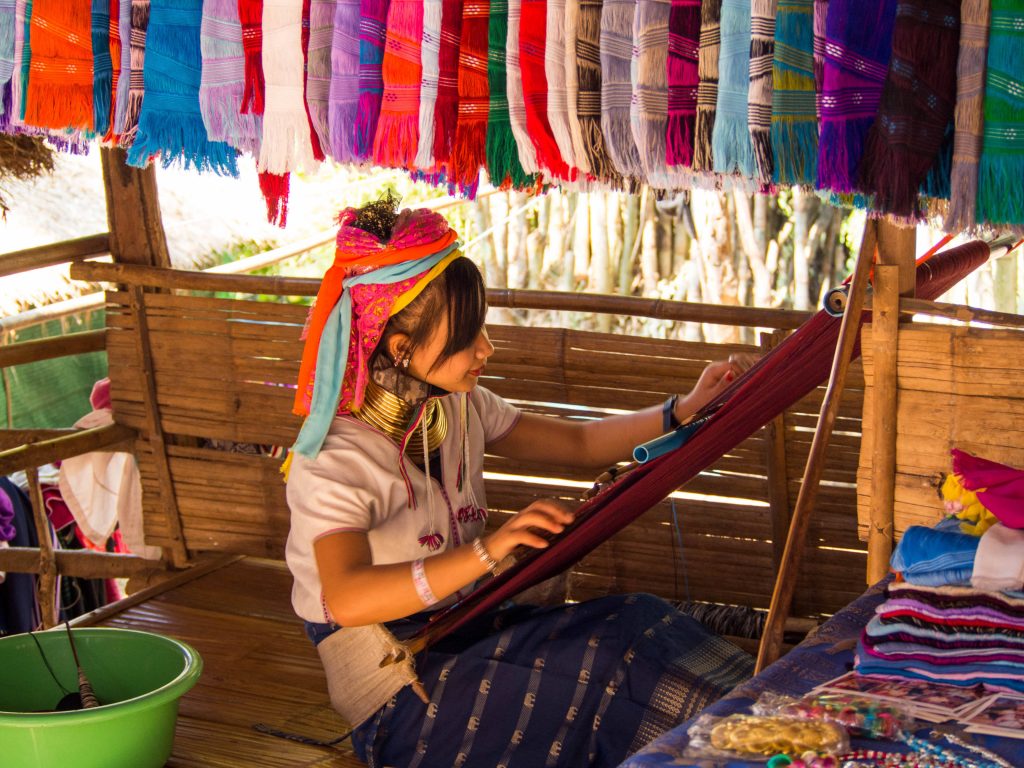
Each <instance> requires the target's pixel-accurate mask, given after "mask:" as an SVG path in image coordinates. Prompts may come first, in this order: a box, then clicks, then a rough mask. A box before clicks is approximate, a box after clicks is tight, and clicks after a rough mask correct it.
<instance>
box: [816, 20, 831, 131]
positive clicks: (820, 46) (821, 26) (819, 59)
mask: <svg viewBox="0 0 1024 768" xmlns="http://www.w3.org/2000/svg"><path fill="white" fill-rule="evenodd" d="M827 26H828V0H814V109H815V114H816V115H817V117H818V121H819V122H820V121H821V95H822V93H823V92H824V89H825V29H826V27H827Z"/></svg>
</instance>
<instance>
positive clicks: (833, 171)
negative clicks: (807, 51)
mask: <svg viewBox="0 0 1024 768" xmlns="http://www.w3.org/2000/svg"><path fill="white" fill-rule="evenodd" d="M896 3H897V0H829V4H828V18H827V20H826V22H825V38H826V39H825V66H824V72H823V75H822V96H821V129H820V135H819V138H818V187H819V188H821V189H828V190H833V191H835V192H840V193H849V192H855V191H857V189H856V185H855V182H856V179H857V167H858V166H859V165H860V160H861V157H862V156H863V154H864V140H865V139H866V138H867V134H868V131H869V130H870V129H871V125H872V123H874V120H875V114H876V113H877V112H878V102H879V99H880V98H881V96H882V86H883V85H884V84H885V73H886V70H887V69H888V66H889V57H890V54H891V51H892V46H891V43H892V29H893V20H894V19H895V16H896Z"/></svg>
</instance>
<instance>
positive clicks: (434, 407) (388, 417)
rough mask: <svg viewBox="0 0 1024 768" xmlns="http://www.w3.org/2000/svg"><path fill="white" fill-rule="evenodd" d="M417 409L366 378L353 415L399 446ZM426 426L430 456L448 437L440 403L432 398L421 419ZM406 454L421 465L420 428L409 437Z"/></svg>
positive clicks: (446, 421) (421, 438)
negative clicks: (359, 406)
mask: <svg viewBox="0 0 1024 768" xmlns="http://www.w3.org/2000/svg"><path fill="white" fill-rule="evenodd" d="M418 410H419V408H418V406H415V405H410V404H409V403H407V402H406V401H405V400H403V399H402V398H401V397H399V396H398V395H396V394H394V393H393V392H389V391H388V390H387V389H385V388H384V387H382V386H380V384H378V383H377V382H375V381H374V380H373V377H372V376H371V377H369V379H368V380H367V382H366V391H365V394H364V395H363V406H362V408H360V409H359V410H358V411H353V412H352V415H353V416H355V417H356V418H357V419H359V420H360V421H362V422H363V423H365V424H368V425H370V426H371V427H373V428H374V429H376V430H377V431H379V432H382V433H384V434H385V435H387V436H388V437H389V438H391V439H392V440H393V441H394V442H395V443H396V444H397V445H399V446H401V445H402V440H403V439H404V438H405V435H406V432H407V431H408V429H409V425H410V424H412V421H413V419H414V418H415V417H416V412H417V411H418ZM423 418H424V420H425V421H426V423H427V451H428V453H433V452H434V451H436V450H437V449H438V448H439V447H440V446H441V443H442V442H444V438H445V436H446V435H447V434H448V418H447V417H446V416H445V414H444V408H442V407H441V401H440V400H439V399H438V398H436V397H432V398H430V399H429V400H428V401H427V411H426V413H425V414H424V416H423ZM405 453H406V455H408V456H409V458H411V459H412V460H413V461H415V462H416V463H422V461H423V427H422V425H420V426H418V427H417V428H416V429H415V430H413V432H412V434H411V435H409V442H408V444H407V445H406V447H405Z"/></svg>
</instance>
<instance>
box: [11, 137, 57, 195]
mask: <svg viewBox="0 0 1024 768" xmlns="http://www.w3.org/2000/svg"><path fill="white" fill-rule="evenodd" d="M54 156H55V153H54V151H53V149H52V148H51V147H50V146H49V145H47V144H46V143H44V142H43V140H42V139H40V138H39V137H38V136H20V135H19V136H11V135H9V134H6V133H0V215H6V213H7V211H9V210H10V206H11V203H10V202H9V201H8V195H9V194H10V191H9V190H8V189H7V188H6V187H7V185H8V184H9V183H10V182H12V181H27V180H29V179H34V178H37V177H39V176H42V175H43V174H47V173H50V172H51V171H52V170H53V165H54Z"/></svg>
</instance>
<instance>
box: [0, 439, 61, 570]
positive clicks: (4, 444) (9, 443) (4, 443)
mask: <svg viewBox="0 0 1024 768" xmlns="http://www.w3.org/2000/svg"><path fill="white" fill-rule="evenodd" d="M78 431H79V430H77V429H71V428H70V427H69V428H67V429H0V451H6V450H10V449H11V448H17V447H18V446H20V445H25V444H26V443H38V442H40V441H42V440H53V439H54V438H57V437H69V436H71V435H74V434H76V433H77V432H78ZM0 570H3V569H2V568H0Z"/></svg>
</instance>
